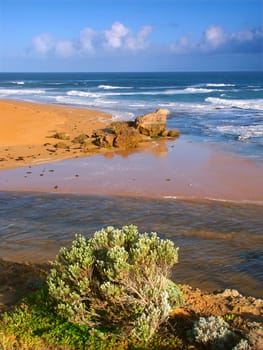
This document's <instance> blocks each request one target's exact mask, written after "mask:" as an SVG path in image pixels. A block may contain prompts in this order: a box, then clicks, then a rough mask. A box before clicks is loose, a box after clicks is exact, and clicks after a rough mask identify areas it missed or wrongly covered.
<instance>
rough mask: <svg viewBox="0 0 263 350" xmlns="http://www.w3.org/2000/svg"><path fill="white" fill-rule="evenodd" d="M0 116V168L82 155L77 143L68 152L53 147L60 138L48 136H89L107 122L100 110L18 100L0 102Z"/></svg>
mask: <svg viewBox="0 0 263 350" xmlns="http://www.w3.org/2000/svg"><path fill="white" fill-rule="evenodd" d="M0 115H1V117H0V120H1V127H0V169H8V168H15V167H20V166H25V165H32V164H39V163H45V162H48V161H53V160H56V159H68V158H74V157H81V156H82V157H83V156H85V155H86V154H83V151H82V150H81V149H79V148H78V147H77V146H76V147H74V148H73V149H71V151H68V150H65V149H55V148H54V147H53V145H54V144H56V143H58V142H59V141H60V140H57V139H54V138H50V136H52V135H54V134H55V133H56V132H65V133H67V134H68V135H69V136H70V139H73V138H74V137H76V136H78V135H80V134H82V133H85V134H88V135H91V134H92V132H93V130H95V129H99V128H103V127H105V126H106V125H107V124H108V123H110V122H111V116H110V115H108V114H106V113H103V112H100V111H93V110H87V109H81V108H73V107H61V106H54V105H44V104H35V103H34V104H33V103H27V102H18V101H0ZM45 144H50V145H46V146H44V145H45ZM71 146H73V145H71ZM71 148H72V147H71Z"/></svg>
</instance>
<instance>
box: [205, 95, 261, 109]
mask: <svg viewBox="0 0 263 350" xmlns="http://www.w3.org/2000/svg"><path fill="white" fill-rule="evenodd" d="M205 101H206V102H208V103H210V104H212V105H214V106H216V107H217V108H219V109H220V108H240V109H255V110H260V111H262V110H263V99H257V100H226V99H223V98H218V97H207V98H206V99H205Z"/></svg>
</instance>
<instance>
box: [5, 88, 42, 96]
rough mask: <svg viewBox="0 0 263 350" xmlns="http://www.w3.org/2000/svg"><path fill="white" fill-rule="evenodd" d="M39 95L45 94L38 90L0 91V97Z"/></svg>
mask: <svg viewBox="0 0 263 350" xmlns="http://www.w3.org/2000/svg"><path fill="white" fill-rule="evenodd" d="M36 94H37V95H39V94H45V91H44V90H40V89H21V90H20V89H0V96H1V97H6V96H14V95H36Z"/></svg>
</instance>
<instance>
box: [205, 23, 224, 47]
mask: <svg viewBox="0 0 263 350" xmlns="http://www.w3.org/2000/svg"><path fill="white" fill-rule="evenodd" d="M204 39H205V44H208V45H211V46H212V47H218V46H220V45H222V44H223V43H224V42H225V40H226V34H225V31H224V28H223V27H221V26H210V27H208V28H207V29H206V30H205V33H204Z"/></svg>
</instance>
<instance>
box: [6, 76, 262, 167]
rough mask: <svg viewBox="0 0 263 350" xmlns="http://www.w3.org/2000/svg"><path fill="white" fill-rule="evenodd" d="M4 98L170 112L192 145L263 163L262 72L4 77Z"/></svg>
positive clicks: (117, 113) (123, 113)
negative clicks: (211, 145)
mask: <svg viewBox="0 0 263 350" xmlns="http://www.w3.org/2000/svg"><path fill="white" fill-rule="evenodd" d="M0 98H1V99H18V100H24V101H31V102H41V103H50V104H60V105H71V106H79V107H80V106H81V107H86V108H91V109H99V110H104V111H106V112H109V113H111V114H112V115H113V117H114V119H125V120H132V119H134V118H135V117H136V116H138V115H141V114H144V113H148V112H151V111H154V110H155V109H157V108H168V109H169V110H170V112H171V115H170V117H169V119H168V127H169V128H178V129H179V130H180V131H181V133H182V134H183V135H184V136H185V137H187V138H188V139H190V140H194V141H198V142H215V143H218V144H219V146H220V147H222V148H223V149H224V150H227V151H230V152H234V153H239V154H241V155H243V156H245V157H248V158H251V159H256V160H259V161H262V160H263V72H232V73H230V72H227V73H223V72H220V73H219V72H218V73H208V72H206V73H201V72H199V73H0Z"/></svg>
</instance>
